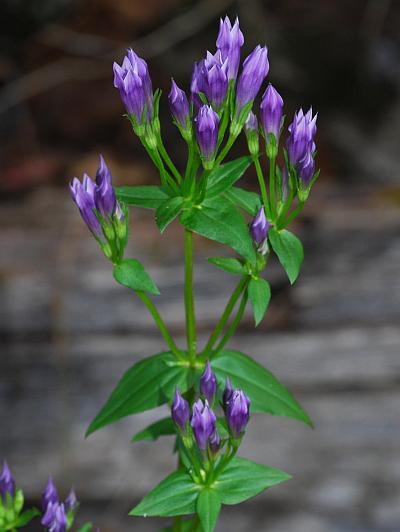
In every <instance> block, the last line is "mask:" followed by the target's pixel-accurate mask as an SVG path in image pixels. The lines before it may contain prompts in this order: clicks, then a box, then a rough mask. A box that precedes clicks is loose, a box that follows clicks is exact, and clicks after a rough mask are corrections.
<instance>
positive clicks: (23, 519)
mask: <svg viewBox="0 0 400 532" xmlns="http://www.w3.org/2000/svg"><path fill="white" fill-rule="evenodd" d="M39 515H41V512H39V510H38V509H37V508H31V509H30V510H26V511H25V512H23V513H22V514H20V515H19V516H18V517H17V519H16V521H15V523H14V526H13V528H11V527H10V528H9V529H8V530H12V529H14V528H22V527H23V526H25V525H27V524H28V523H29V522H30V521H32V519H34V518H35V517H38V516H39Z"/></svg>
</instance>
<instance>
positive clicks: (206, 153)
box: [196, 105, 219, 161]
mask: <svg viewBox="0 0 400 532" xmlns="http://www.w3.org/2000/svg"><path fill="white" fill-rule="evenodd" d="M218 124H219V118H218V115H217V113H216V112H215V111H214V110H213V108H212V107H211V105H203V106H202V107H200V110H199V113H198V115H197V117H196V136H197V142H198V145H199V148H200V153H201V156H202V157H203V159H204V160H205V161H213V160H214V156H215V150H216V147H217V140H218Z"/></svg>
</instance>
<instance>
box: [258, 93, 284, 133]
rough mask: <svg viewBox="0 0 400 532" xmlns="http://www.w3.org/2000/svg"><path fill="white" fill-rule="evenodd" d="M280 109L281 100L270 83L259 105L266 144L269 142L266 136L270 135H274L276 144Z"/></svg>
mask: <svg viewBox="0 0 400 532" xmlns="http://www.w3.org/2000/svg"><path fill="white" fill-rule="evenodd" d="M282 108H283V100H282V98H281V96H280V94H279V93H278V92H277V91H276V90H275V89H274V87H273V86H272V85H271V83H270V84H269V85H268V87H267V90H266V91H265V92H264V95H263V97H262V101H261V105H260V109H261V123H262V127H263V130H264V134H265V139H266V141H267V142H269V140H268V135H269V134H270V133H272V134H273V135H274V137H275V140H276V142H278V138H279V132H280V129H281V122H282Z"/></svg>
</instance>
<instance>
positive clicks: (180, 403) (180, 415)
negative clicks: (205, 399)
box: [171, 388, 190, 433]
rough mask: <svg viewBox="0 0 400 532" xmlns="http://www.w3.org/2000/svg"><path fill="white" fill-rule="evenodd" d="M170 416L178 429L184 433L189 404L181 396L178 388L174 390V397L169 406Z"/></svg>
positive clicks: (187, 420)
mask: <svg viewBox="0 0 400 532" xmlns="http://www.w3.org/2000/svg"><path fill="white" fill-rule="evenodd" d="M171 416H172V419H173V421H174V423H175V425H176V426H177V427H178V428H179V430H180V431H182V432H183V433H186V428H187V424H188V422H189V418H190V410H189V404H188V402H187V401H186V400H185V399H184V398H183V397H182V396H181V394H180V392H179V389H178V388H177V389H176V390H175V397H174V401H173V403H172V408H171Z"/></svg>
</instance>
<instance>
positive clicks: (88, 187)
mask: <svg viewBox="0 0 400 532" xmlns="http://www.w3.org/2000/svg"><path fill="white" fill-rule="evenodd" d="M69 188H70V192H71V196H72V199H73V200H74V202H75V203H76V205H77V207H78V209H79V212H80V213H81V216H82V218H83V220H84V222H85V223H86V225H87V226H88V227H89V229H90V231H91V232H92V233H93V234H94V236H95V237H96V238H99V239H101V238H102V236H103V234H102V231H101V225H100V222H99V220H98V219H97V217H96V215H95V213H94V210H95V208H96V205H95V202H94V199H95V190H96V185H95V183H94V182H93V181H92V180H91V179H90V177H89V176H88V175H87V174H83V183H81V182H80V181H79V179H78V178H77V177H74V179H73V180H72V183H70V185H69Z"/></svg>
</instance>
